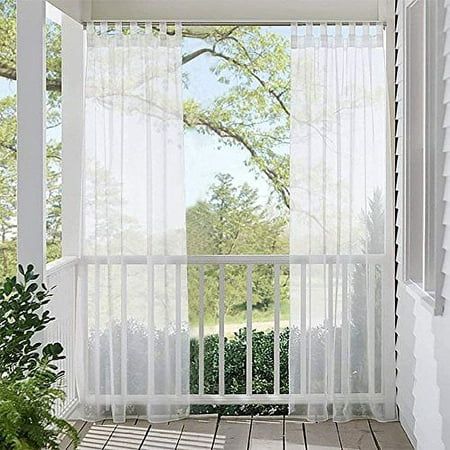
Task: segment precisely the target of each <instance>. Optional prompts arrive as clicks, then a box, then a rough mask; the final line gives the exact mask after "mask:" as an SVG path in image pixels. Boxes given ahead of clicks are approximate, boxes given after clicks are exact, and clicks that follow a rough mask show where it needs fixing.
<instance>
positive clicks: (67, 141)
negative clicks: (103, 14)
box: [62, 14, 85, 256]
mask: <svg viewBox="0 0 450 450" xmlns="http://www.w3.org/2000/svg"><path fill="white" fill-rule="evenodd" d="M84 48H85V45H84V35H83V26H82V25H81V24H80V23H78V22H76V21H75V20H73V19H71V18H70V17H69V16H67V15H65V14H63V15H62V92H63V95H62V254H63V256H79V254H80V248H79V247H80V245H79V242H80V238H79V236H80V225H81V220H80V210H81V178H82V177H81V170H82V149H83V135H84V116H83V109H84V108H83V104H84V103H83V97H84V92H83V90H84V82H83V81H84Z"/></svg>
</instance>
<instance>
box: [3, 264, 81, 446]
mask: <svg viewBox="0 0 450 450" xmlns="http://www.w3.org/2000/svg"><path fill="white" fill-rule="evenodd" d="M19 272H20V274H21V277H22V278H23V281H19V280H18V279H17V278H16V277H11V278H6V280H5V282H4V283H3V285H2V286H1V287H0V368H1V372H0V417H1V420H0V449H2V450H13V449H17V450H40V449H42V448H50V449H57V448H58V443H57V438H58V436H59V435H60V434H61V433H63V434H67V435H69V436H70V437H71V439H73V440H74V442H75V443H77V442H78V438H77V433H76V431H75V429H74V428H73V427H72V426H70V425H69V424H68V423H67V422H66V421H65V420H62V419H59V418H57V417H56V416H55V415H54V414H53V408H54V406H55V403H56V402H57V401H62V400H64V396H65V394H64V391H63V390H62V389H61V387H60V382H61V380H62V377H63V376H64V372H60V371H58V368H57V366H56V364H55V362H56V361H58V360H60V359H63V358H64V356H63V355H62V352H63V348H62V346H61V344H60V343H58V342H55V343H49V344H47V345H45V346H43V345H42V344H41V343H40V342H38V341H37V339H36V337H37V336H38V333H39V332H42V331H43V330H44V329H45V328H46V326H47V325H48V324H49V323H50V322H51V321H53V320H54V317H51V315H50V312H49V311H48V310H45V308H44V307H45V305H47V304H48V303H49V301H50V299H51V292H50V290H49V289H47V287H46V286H45V285H44V284H42V285H40V286H39V285H38V283H36V280H37V279H38V278H39V275H38V274H36V273H35V272H34V270H33V266H32V265H29V266H28V267H27V268H26V270H25V269H24V268H23V267H22V266H19Z"/></svg>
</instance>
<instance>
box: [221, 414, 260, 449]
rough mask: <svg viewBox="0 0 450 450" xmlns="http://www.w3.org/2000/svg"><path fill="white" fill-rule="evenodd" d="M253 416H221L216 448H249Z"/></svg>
mask: <svg viewBox="0 0 450 450" xmlns="http://www.w3.org/2000/svg"><path fill="white" fill-rule="evenodd" d="M250 425H251V417H246V416H242V417H221V418H220V420H219V426H218V428H217V433H216V437H215V440H214V446H213V449H214V450H242V449H246V448H247V444H248V440H249V435H250Z"/></svg>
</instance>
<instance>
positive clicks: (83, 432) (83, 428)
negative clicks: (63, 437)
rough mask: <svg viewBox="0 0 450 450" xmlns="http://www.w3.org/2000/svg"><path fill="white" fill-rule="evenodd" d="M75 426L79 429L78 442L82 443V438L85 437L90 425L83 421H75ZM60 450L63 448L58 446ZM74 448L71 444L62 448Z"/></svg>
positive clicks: (71, 449) (69, 449) (68, 449)
mask: <svg viewBox="0 0 450 450" xmlns="http://www.w3.org/2000/svg"><path fill="white" fill-rule="evenodd" d="M77 425H78V426H79V427H80V429H79V430H78V436H79V438H80V441H82V440H83V438H84V436H86V434H87V433H88V431H89V429H90V428H91V425H92V423H89V422H84V421H77ZM60 448H61V449H63V447H61V446H60ZM74 448H75V447H74V446H73V444H72V443H71V442H70V443H69V445H67V446H66V447H64V449H66V450H73V449H74Z"/></svg>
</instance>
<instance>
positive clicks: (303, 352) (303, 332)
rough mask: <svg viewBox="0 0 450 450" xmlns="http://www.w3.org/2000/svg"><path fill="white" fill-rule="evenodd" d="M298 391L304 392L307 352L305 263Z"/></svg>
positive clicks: (302, 285)
mask: <svg viewBox="0 0 450 450" xmlns="http://www.w3.org/2000/svg"><path fill="white" fill-rule="evenodd" d="M300 313H301V318H300V376H301V379H300V392H301V393H302V394H304V395H305V394H306V380H307V371H306V368H307V352H306V264H302V265H301V299H300Z"/></svg>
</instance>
